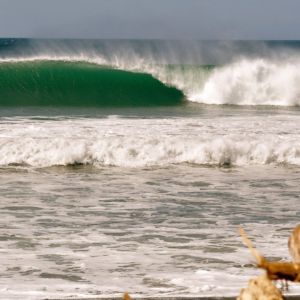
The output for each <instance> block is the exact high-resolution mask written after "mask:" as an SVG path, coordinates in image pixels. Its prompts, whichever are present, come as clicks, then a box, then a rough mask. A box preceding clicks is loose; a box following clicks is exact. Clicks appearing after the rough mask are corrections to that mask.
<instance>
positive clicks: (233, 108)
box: [0, 40, 300, 299]
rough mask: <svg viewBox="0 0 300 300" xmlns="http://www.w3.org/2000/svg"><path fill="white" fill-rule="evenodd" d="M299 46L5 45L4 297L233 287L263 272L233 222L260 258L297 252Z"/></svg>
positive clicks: (1, 119)
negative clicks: (291, 241)
mask: <svg viewBox="0 0 300 300" xmlns="http://www.w3.org/2000/svg"><path fill="white" fill-rule="evenodd" d="M299 51H300V48H299V45H298V42H179V41H79V40H72V41H70V40H69V41H51V40H10V42H9V45H6V46H2V47H0V56H1V64H0V73H1V76H0V88H1V89H0V90H1V93H0V106H1V108H0V178H1V180H0V185H1V189H0V208H1V209H0V213H1V219H0V228H1V229H0V230H1V231H0V243H1V247H0V252H1V264H0V276H1V277H0V283H1V284H0V298H2V299H20V298H22V299H44V298H48V299H51V298H53V299H55V298H56V299H58V298H62V297H72V298H76V297H78V298H89V297H90V298H95V297H120V296H121V295H122V293H124V292H128V293H130V294H131V295H132V296H133V297H135V298H137V297H142V296H172V297H174V296H229V295H230V296H236V295H237V294H238V293H239V291H240V289H241V288H243V287H245V286H246V285H247V282H248V281H249V279H250V278H254V277H256V276H258V275H259V274H262V271H260V270H257V269H256V267H255V265H254V263H253V262H254V261H255V259H254V257H252V256H251V252H250V250H249V249H248V248H247V247H246V245H245V244H244V242H243V240H242V238H241V236H240V234H239V232H238V228H239V227H242V228H243V229H244V230H245V233H246V235H247V237H248V238H249V239H250V241H251V243H252V244H253V246H254V247H255V248H256V249H257V250H258V251H259V252H260V253H261V254H262V255H264V256H265V257H266V258H267V259H268V260H277V261H281V262H288V261H291V257H290V255H289V251H288V247H287V242H288V238H289V235H290V233H291V231H292V230H293V228H294V227H295V226H296V225H297V224H298V222H299V221H298V220H299V213H300V202H299V196H300V193H299V184H300V168H299V165H300V142H299V138H300V119H299V107H298V105H299V103H300V98H299V95H300V90H299V86H298V84H297V83H298V80H299V79H300V71H299V66H300V56H299ZM277 284H278V286H280V282H278V283H277ZM299 292H300V288H299V286H298V285H296V284H291V285H290V289H289V292H287V293H290V294H299Z"/></svg>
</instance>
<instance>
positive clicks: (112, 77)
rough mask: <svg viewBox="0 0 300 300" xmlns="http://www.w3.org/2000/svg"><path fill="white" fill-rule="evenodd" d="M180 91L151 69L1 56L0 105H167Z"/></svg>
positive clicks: (179, 96)
mask: <svg viewBox="0 0 300 300" xmlns="http://www.w3.org/2000/svg"><path fill="white" fill-rule="evenodd" d="M183 99H184V95H183V93H182V92H181V91H179V90H178V89H176V88H174V87H169V86H166V85H164V84H163V83H162V82H160V81H159V80H157V79H155V78H153V76H152V75H150V74H145V73H134V72H130V71H125V70H119V69H114V68H111V67H109V66H100V65H97V64H92V63H88V62H74V61H69V62H67V61H55V60H54V61H39V60H32V61H30V60H27V61H26V60H25V61H16V62H15V61H6V62H5V61H4V62H2V63H1V64H0V106H97V107H127V106H128V107H131V106H132V107H134V106H161V105H162V106H167V105H179V104H181V103H183Z"/></svg>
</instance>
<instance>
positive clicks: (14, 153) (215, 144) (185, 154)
mask: <svg viewBox="0 0 300 300" xmlns="http://www.w3.org/2000/svg"><path fill="white" fill-rule="evenodd" d="M182 163H191V164H198V165H232V166H245V165H264V164H282V163H287V164H294V165H300V143H299V141H297V140H286V141H282V140H277V139H272V138H270V139H264V140H261V139H257V138H253V137H252V138H251V137H242V136H231V137H230V136H225V137H220V138H215V139H209V140H202V139H187V138H186V139H178V138H174V139H172V138H168V139H162V138H128V139H127V138H119V137H107V138H101V139H99V140H85V139H64V138H55V139H33V138H25V139H3V138H2V139H1V144H0V165H2V166H7V165H11V164H19V165H24V164H26V165H31V166H34V167H49V166H54V165H73V164H94V165H107V166H121V167H136V168H140V167H151V166H164V165H172V164H182Z"/></svg>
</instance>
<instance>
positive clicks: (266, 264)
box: [239, 228, 300, 282]
mask: <svg viewBox="0 0 300 300" xmlns="http://www.w3.org/2000/svg"><path fill="white" fill-rule="evenodd" d="M239 230H240V233H241V236H242V237H243V239H244V241H245V242H246V244H247V246H248V247H249V248H250V250H251V252H252V254H253V256H254V257H255V258H256V260H257V261H258V262H257V263H255V264H256V266H257V267H258V268H260V269H264V270H266V271H267V277H268V278H269V279H270V280H289V281H293V282H299V281H300V264H293V263H285V262H284V263H281V262H278V261H267V260H266V259H265V258H264V257H263V256H262V255H260V254H258V253H257V252H256V251H255V250H254V248H253V247H252V245H251V244H250V242H249V240H248V239H247V237H246V236H245V233H244V231H243V229H242V228H239Z"/></svg>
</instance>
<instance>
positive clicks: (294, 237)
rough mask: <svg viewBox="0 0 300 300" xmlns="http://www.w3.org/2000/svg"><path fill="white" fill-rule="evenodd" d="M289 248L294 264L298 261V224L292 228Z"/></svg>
mask: <svg viewBox="0 0 300 300" xmlns="http://www.w3.org/2000/svg"><path fill="white" fill-rule="evenodd" d="M288 246H289V250H290V253H291V257H292V259H293V263H294V264H299V263H300V224H299V225H298V226H297V227H296V228H295V229H294V230H293V232H292V234H291V236H290V238H289V242H288Z"/></svg>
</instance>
